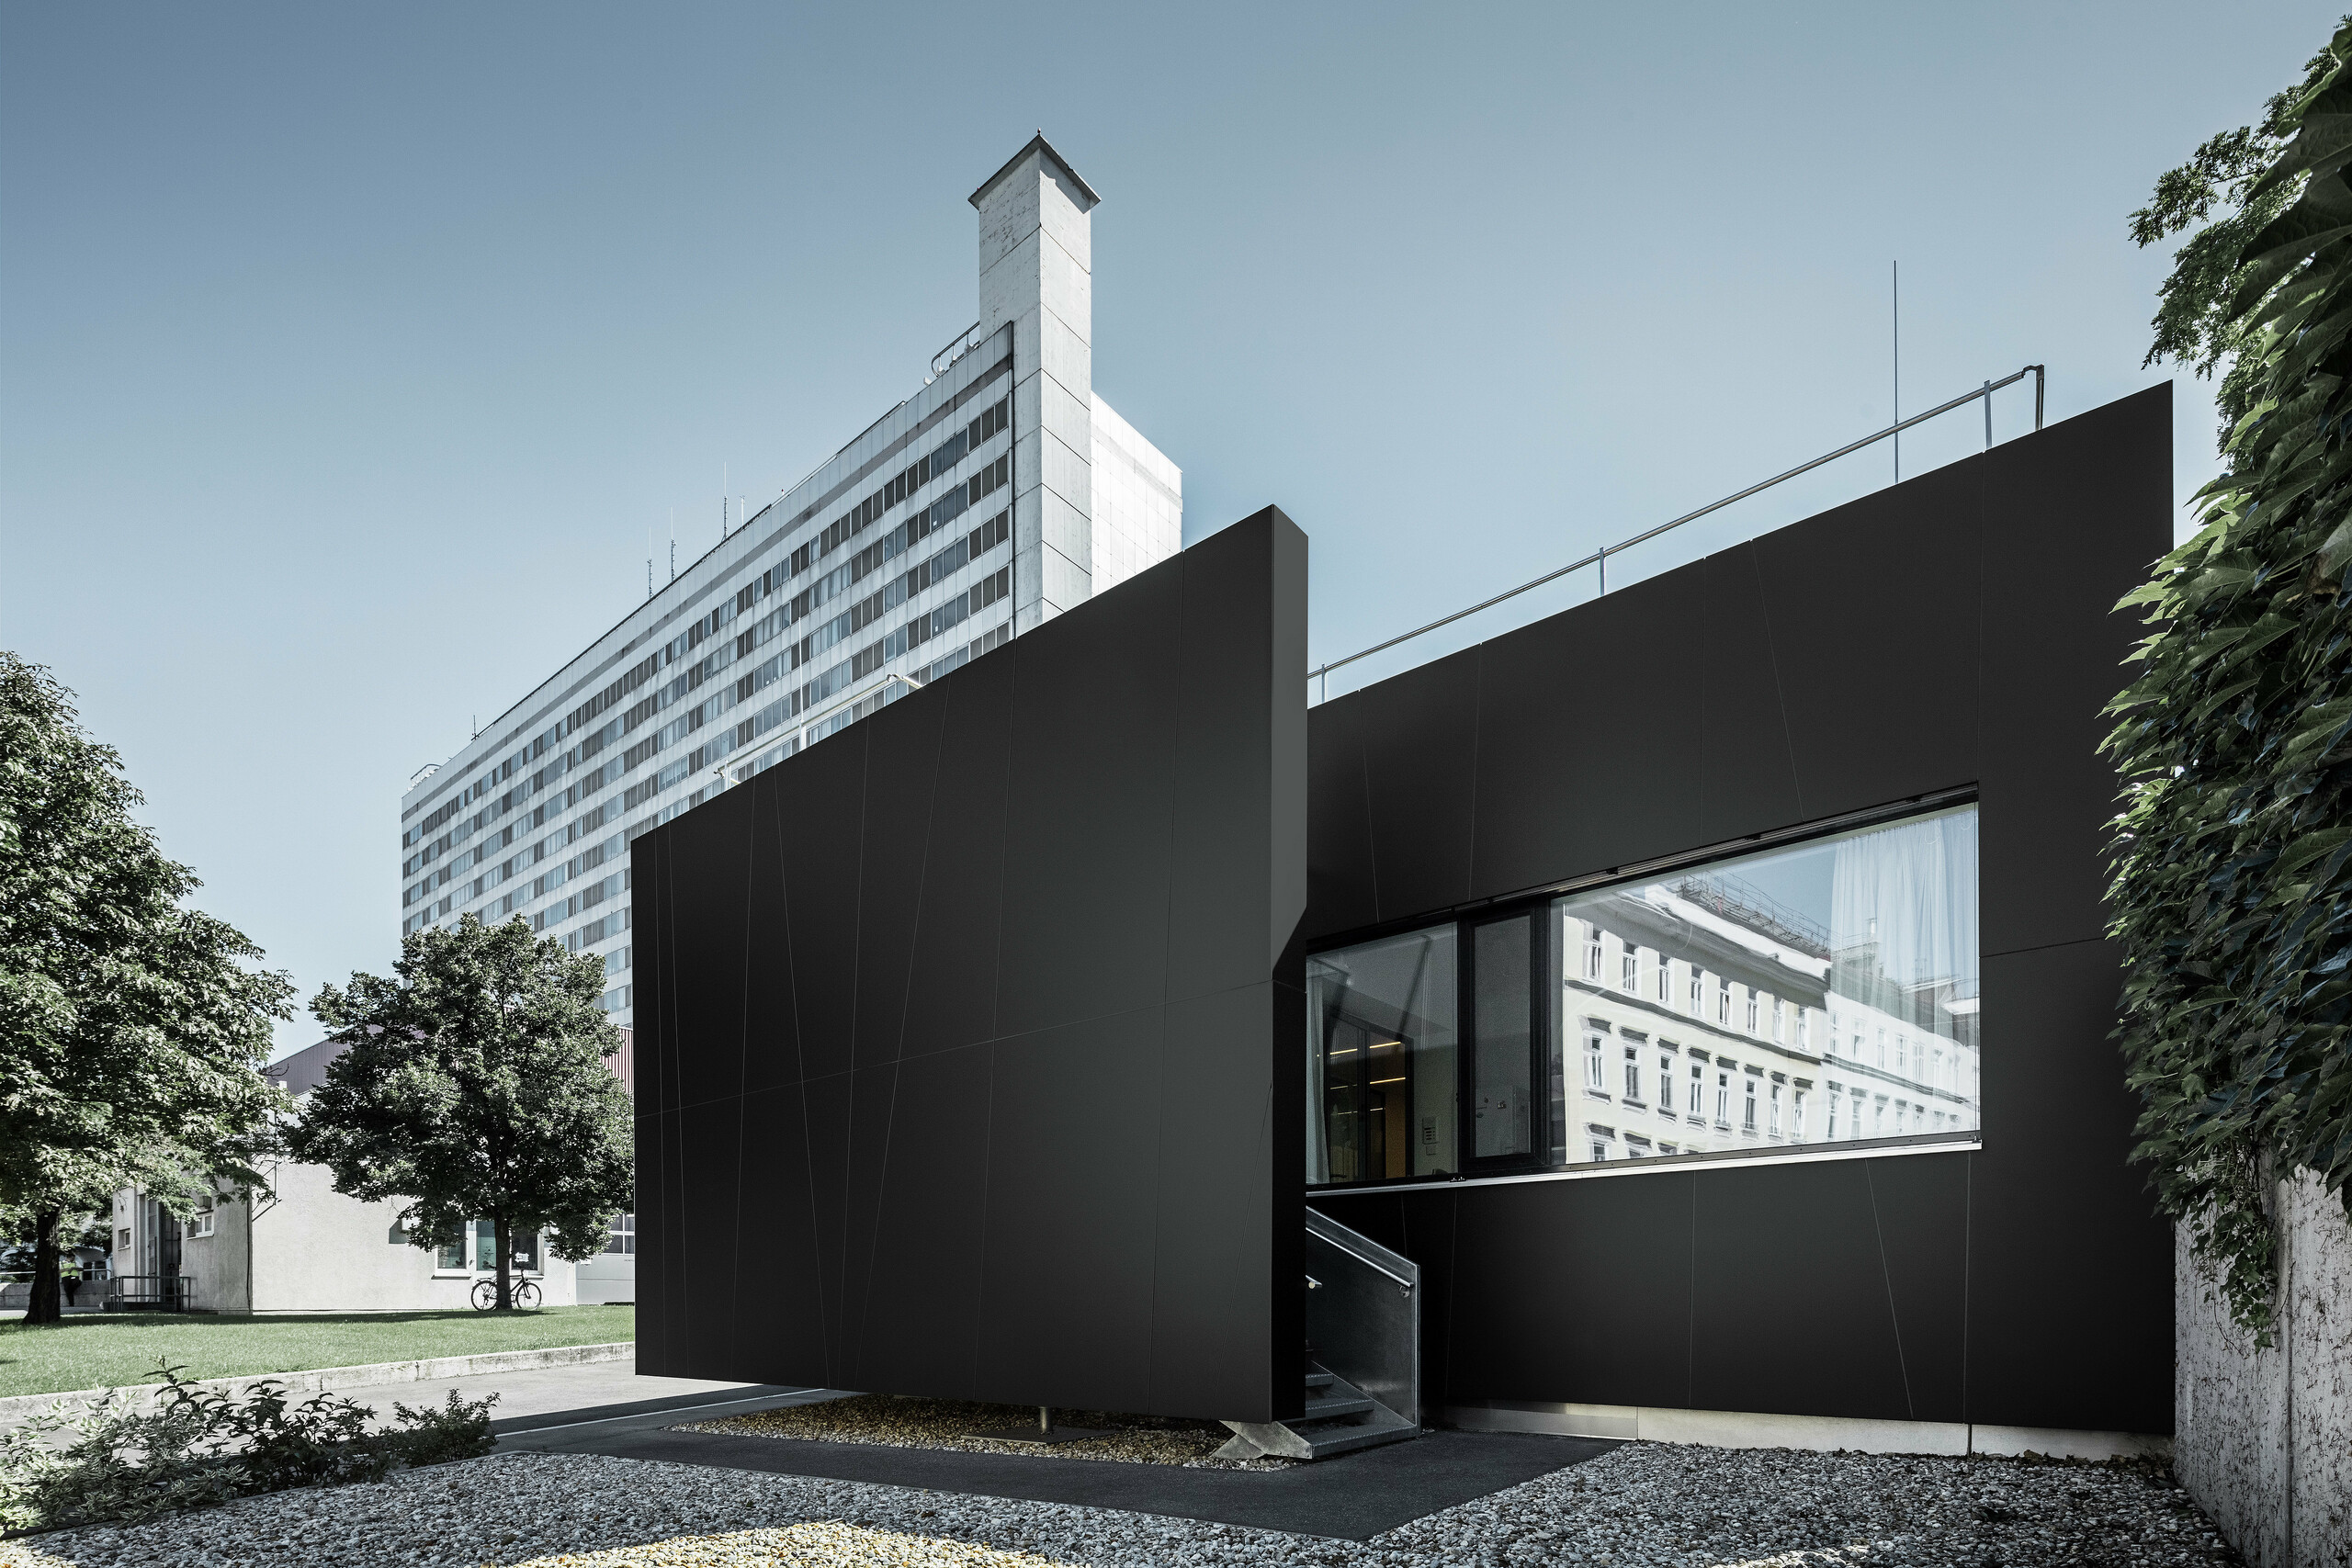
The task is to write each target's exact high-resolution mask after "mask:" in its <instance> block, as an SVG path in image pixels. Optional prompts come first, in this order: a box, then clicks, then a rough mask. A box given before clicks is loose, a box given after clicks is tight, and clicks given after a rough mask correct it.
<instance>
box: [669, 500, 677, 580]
mask: <svg viewBox="0 0 2352 1568" xmlns="http://www.w3.org/2000/svg"><path fill="white" fill-rule="evenodd" d="M670 581H673V582H675V581H678V509H677V508H676V507H674V506H673V507H672V508H670Z"/></svg>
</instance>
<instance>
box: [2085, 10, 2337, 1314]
mask: <svg viewBox="0 0 2352 1568" xmlns="http://www.w3.org/2000/svg"><path fill="white" fill-rule="evenodd" d="M2347 60H2352V18H2347V19H2346V25H2345V26H2344V27H2343V28H2341V29H2340V30H2339V31H2338V32H2337V33H2336V34H2335V38H2334V39H2333V40H2332V41H2331V42H2330V43H2329V45H2328V47H2327V48H2326V49H2325V50H2324V51H2321V52H2320V53H2319V54H2318V55H2317V56H2315V57H2314V58H2313V59H2312V61H2311V62H2310V63H2309V64H2308V65H2307V66H2306V67H2305V70H2304V75H2303V80H2302V82H2301V85H2298V86H2297V87H2295V88H2292V89H2290V91H2288V92H2286V93H2283V94H2281V95H2279V96H2278V97H2275V98H2273V99H2272V100H2271V101H2270V103H2269V105H2268V107H2267V111H2266V112H2265V114H2264V117H2263V119H2262V122H2261V124H2260V125H2259V126H2249V127H2244V128H2241V129H2240V130H2235V131H2232V132H2229V133H2227V134H2225V135H2222V136H2219V137H2216V138H2214V139H2213V140H2212V141H2208V142H2207V143H2206V144H2205V145H2204V146H2203V147H2202V148H2200V149H2199V151H2198V154H2197V157H2196V159H2195V160H2193V161H2192V162H2191V163H2190V164H2187V165H2185V166H2184V167H2182V168H2179V169H2176V170H2174V171H2172V172H2171V173H2170V174H2167V175H2165V176H2164V178H2163V180H2161V181H2160V182H2159V183H2158V185H2157V187H2156V198H2155V200H2154V203H2153V204H2152V205H2151V206H2150V207H2148V208H2147V209H2143V210H2142V211H2140V212H2138V213H2135V214H2134V215H2133V218H2132V233H2133V236H2134V238H2136V239H2137V240H2138V241H2139V242H2140V243H2142V244H2150V243H2155V242H2157V241H2160V240H2163V239H2166V238H2168V237H2170V236H2171V235H2173V234H2176V233H2178V232H2181V231H2184V230H2186V229H2188V228H2190V227H2192V226H2194V225H2197V224H2199V223H2205V221H2206V220H2207V219H2208V218H2209V217H2210V216H2211V213H2212V211H2213V209H2215V207H2216V206H2219V207H2221V208H2222V209H2223V213H2224V215H2223V216H2222V217H2221V218H2219V219H2216V220H2213V221H2211V222H2210V223H2207V224H2206V226H2205V227H2204V228H2202V229H2201V230H2200V231H2199V232H2197V233H2196V234H2195V236H2194V237H2193V238H2191V239H2190V240H2188V242H2187V243H2184V244H2183V245H2182V246H2181V248H2180V251H2179V253H2178V255H2177V260H2176V264H2175V266H2174V269H2173V273H2172V276H2171V278H2170V279H2169V281H2167V283H2166V284H2165V289H2164V296H2163V305H2162V309H2161V310H2159V312H2158V314H2157V316H2156V320H2155V326H2156V340H2155V344H2154V348H2153V349H2152V350H2151V352H2150V355H2149V357H2150V359H2151V360H2152V361H2153V360H2154V359H2157V358H2164V357H2170V358H2176V359H2179V360H2182V361H2185V362H2188V363H2189V364H2191V365H2193V366H2194V367H2195V368H2196V369H2197V370H2198V371H2199V373H2200V374H2210V373H2211V371H2212V370H2213V369H2214V368H2216V367H2219V366H2221V365H2223V364H2227V366H2228V367H2229V368H2228V370H2227V372H2226V374H2225V375H2224V377H2223V378H2222V384H2221V388H2220V395H2219V402H2220V405H2221V412H2222V457H2223V458H2224V460H2225V461H2226V463H2227V465H2228V471H2227V472H2225V473H2223V474H2222V476H2221V477H2220V478H2219V479H2215V480H2214V481H2213V482H2212V483H2211V484H2210V485H2208V486H2206V487H2205V489H2204V490H2203V491H2200V492H2199V495H2198V497H2197V500H2198V502H2199V503H2201V513H2200V522H2201V524H2202V526H2201V527H2200V528H2199V531H2198V533H2197V535H2196V536H2195V537H2194V538H2192V539H2190V540H2189V541H2188V543H2187V544H2186V545H2184V546H2182V547H2180V548H2178V549H2177V550H2175V551H2173V552H2172V553H2171V554H2170V555H2168V556H2166V557H2165V558H2164V559H2163V560H2161V561H2160V562H2158V563H2157V565H2156V567H2155V570H2154V577H2153V579H2152V581H2149V582H2148V583H2147V584H2146V585H2145V586H2143V587H2142V588H2141V589H2140V590H2138V591H2137V592H2134V593H2132V594H2131V595H2130V596H2128V597H2127V598H2126V599H2125V600H2124V603H2125V604H2143V605H2145V606H2146V607H2147V613H2148V620H2149V622H2150V624H2151V626H2153V628H2154V630H2153V632H2152V635H2151V636H2150V637H2148V638H2147V639H2146V640H2145V641H2144V642H2143V643H2142V645H2141V646H2140V648H2139V649H2138V651H2137V653H2136V655H2135V658H2136V659H2137V660H2139V662H2140V664H2141V670H2140V673H2139V678H2138V679H2137V680H2135V681H2134V682H2132V683H2131V686H2130V688H2129V689H2128V690H2126V691H2125V692H2124V693H2123V694H2122V695H2121V696H2120V697H2118V698H2117V699H2116V701H2115V703H2114V705H2113V706H2112V708H2111V710H2110V711H2111V712H2112V713H2113V714H2114V715H2115V716H2116V717H2117V719H2118V724H2117V726H2116V728H2115V730H2114V731H2113V733H2112V734H2111V735H2110V736H2109V739H2108V742H2107V750H2108V752H2109V755H2110V756H2112V757H2113V758H2114V759H2115V761H2116V762H2117V763H2118V765H2119V768H2120V772H2121V773H2122V776H2123V780H2124V792H2123V800H2122V810H2121V812H2120V815H2119V816H2118V817H2117V818H2116V823H2115V834H2114V839H2113V869H2114V873H2115V876H2114V883H2113V886H2112V888H2111V891H2110V908H2111V909H2112V910H2113V931H2114V934H2115V935H2116V937H2117V938H2118V939H2119V940H2120V942H2121V943H2122V946H2123V949H2124V954H2125V959H2126V963H2127V964H2128V971H2127V977H2126V983H2125V988H2124V994H2123V1006H2122V1024H2121V1028H2120V1039H2121V1042H2122V1045H2123V1049H2124V1053H2125V1056H2126V1059H2127V1061H2128V1063H2129V1069H2130V1077H2131V1083H2132V1084H2133V1086H2134V1087H2135V1088H2136V1089H2138V1091H2139V1093H2140V1096H2141V1100H2142V1115H2141V1118H2140V1122H2139V1133H2140V1136H2141V1140H2142V1142H2141V1144H2140V1147H2139V1151H2138V1152H2139V1155H2140V1156H2141V1157H2142V1158H2143V1159H2145V1160H2147V1161H2148V1162H2150V1164H2151V1165H2152V1166H2153V1168H2154V1186H2155V1188H2156V1191H2157V1194H2158V1197H2159V1200H2160V1201H2161V1203H2162V1205H2163V1207H2164V1208H2165V1211H2166V1212H2168V1213H2171V1214H2173V1215H2175V1216H2176V1217H2177V1218H2178V1219H2180V1220H2181V1221H2183V1222H2184V1223H2185V1224H2187V1226H2188V1230H2189V1233H2190V1235H2191V1238H2192V1243H2193V1246H2194V1248H2195V1251H2196V1254H2197V1256H2198V1258H2199V1260H2200V1263H2202V1264H2203V1266H2205V1267H2206V1268H2207V1269H2210V1270H2211V1272H2212V1274H2213V1275H2214V1276H2215V1277H2216V1278H2217V1279H2218V1281H2219V1284H2220V1286H2221V1289H2222V1293H2223V1295H2224V1297H2225V1299H2226V1300H2227V1302H2228V1303H2229V1305H2230V1309H2231V1312H2232V1314H2233V1316H2234V1317H2235V1318H2236V1319H2237V1321H2238V1322H2240V1323H2241V1324H2242V1325H2245V1326H2246V1327H2247V1328H2249V1329H2252V1330H2253V1331H2255V1333H2256V1336H2257V1338H2258V1341H2259V1342H2261V1343H2266V1344H2267V1343H2268V1342H2269V1338H2270V1323H2271V1311H2272V1297H2273V1292H2274V1290H2275V1287H2276V1280H2277V1258H2276V1254H2275V1250H2274V1247H2275V1242H2274V1225H2273V1221H2272V1218H2271V1215H2270V1212H2269V1211H2270V1192H2271V1190H2272V1189H2271V1182H2272V1180H2273V1179H2274V1178H2275V1177H2277V1176H2283V1175H2285V1174H2287V1173H2288V1172H2290V1171H2292V1170H2294V1169H2296V1168H2303V1169H2308V1170H2312V1171H2316V1172H2318V1173H2319V1174H2320V1176H2321V1177H2322V1179H2324V1182H2325V1184H2326V1186H2327V1187H2328V1189H2329V1190H2333V1191H2335V1192H2337V1193H2339V1194H2344V1195H2346V1203H2347V1205H2352V1190H2348V1189H2347V1188H2346V1179H2347V1178H2352V1036H2347V1025H2352V971H2348V970H2347V965H2348V964H2352V616H2347V615H2346V596H2347V594H2352V438H2348V433H2352V185H2347V183H2346V170H2347V165H2352V76H2347V75H2346V73H2345V72H2344V65H2345V63H2346V61H2347Z"/></svg>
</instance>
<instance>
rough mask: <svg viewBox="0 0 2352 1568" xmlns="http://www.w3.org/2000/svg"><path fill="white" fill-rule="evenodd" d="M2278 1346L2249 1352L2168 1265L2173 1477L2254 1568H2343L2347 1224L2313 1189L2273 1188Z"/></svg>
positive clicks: (2207, 1292) (2350, 1389)
mask: <svg viewBox="0 0 2352 1568" xmlns="http://www.w3.org/2000/svg"><path fill="white" fill-rule="evenodd" d="M2277 1215H2278V1274H2279V1291H2278V1325H2277V1331H2276V1337H2277V1340H2278V1343H2277V1344H2276V1345H2274V1346H2273V1347H2272V1348H2269V1349H2267V1350H2257V1349H2256V1348H2254V1343H2253V1337H2252V1336H2251V1335H2248V1334H2246V1333H2245V1332H2244V1331H2243V1330H2241V1329H2240V1328H2238V1326H2237V1325H2235V1324H2233V1323H2232V1322H2231V1321H2230V1314H2229V1308H2228V1306H2227V1305H2226V1304H2225V1303H2224V1302H2223V1301H2222V1297H2221V1294H2220V1292H2219V1291H2218V1290H2216V1289H2215V1288H2214V1287H2213V1285H2212V1284H2211V1282H2209V1281H2208V1280H2205V1279H2204V1278H2202V1277H2200V1276H2199V1273H2198V1271H2197V1269H2196V1266H2195V1265H2194V1264H2193V1263H2192V1261H2191V1260H2190V1257H2189V1250H2188V1235H2187V1233H2186V1232H2185V1231H2181V1232H2176V1235H2175V1248H2174V1266H2173V1314H2174V1335H2175V1341H2176V1345H2177V1350H2176V1359H2175V1362H2174V1369H2175V1370H2174V1382H2173V1406H2174V1427H2175V1429H2176V1430H2177V1433H2178V1434H2179V1437H2178V1442H2177V1451H2176V1455H2175V1459H2174V1464H2173V1468H2174V1470H2175V1471H2176V1472H2177V1474H2178V1475H2179V1477H2180V1481H2181V1483H2182V1484H2183V1485H2184V1486H2186V1487H2188V1491H2189V1494H2190V1495H2192V1496H2194V1497H2195V1498H2196V1499H2197V1501H2198V1502H2199V1504H2201V1505H2203V1506H2204V1508H2205V1511H2206V1512H2207V1513H2209V1514H2211V1516H2212V1517H2213V1522H2214V1523H2215V1524H2217V1525H2219V1526H2220V1527H2221V1529H2222V1534H2223V1535H2224V1536H2226V1537H2228V1538H2229V1540H2230V1544H2231V1545H2233V1546H2234V1547H2236V1548H2237V1549H2238V1550H2239V1551H2242V1552H2244V1553H2245V1559H2246V1561H2247V1562H2250V1563H2253V1564H2254V1565H2255V1568H2290V1565H2291V1568H2352V1223H2347V1221H2346V1216H2345V1211H2344V1205H2343V1203H2342V1202H2341V1201H2339V1200H2337V1199H2336V1198H2335V1197H2333V1196H2331V1195H2330V1194H2329V1193H2328V1192H2327V1191H2326V1190H2324V1188H2323V1187H2322V1186H2321V1185H2320V1180H2319V1178H2318V1177H2317V1176H2315V1175H2313V1174H2312V1172H2310V1171H2298V1172H2296V1173H2295V1176H2294V1178H2293V1179H2291V1180H2289V1181H2282V1182H2280V1183H2278V1207H2277Z"/></svg>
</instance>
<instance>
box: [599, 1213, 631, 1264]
mask: <svg viewBox="0 0 2352 1568" xmlns="http://www.w3.org/2000/svg"><path fill="white" fill-rule="evenodd" d="M605 1252H606V1253H607V1254H608V1255H614V1256H617V1257H621V1258H630V1257H634V1256H635V1255H636V1253H637V1216H636V1215H635V1214H615V1215H614V1216H613V1217H612V1218H611V1219H609V1220H607V1221H605Z"/></svg>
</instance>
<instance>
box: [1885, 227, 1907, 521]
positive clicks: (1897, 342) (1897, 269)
mask: <svg viewBox="0 0 2352 1568" xmlns="http://www.w3.org/2000/svg"><path fill="white" fill-rule="evenodd" d="M1888 265H1891V266H1892V267H1893V268H1894V273H1893V276H1894V422H1893V423H1895V424H1897V425H1900V424H1901V423H1903V264H1902V263H1901V262H1899V261H1898V262H1892V263H1890V264H1888ZM1894 482H1895V483H1896V484H1901V483H1902V482H1903V432H1902V431H1901V430H1897V431H1896V432H1895V433H1894Z"/></svg>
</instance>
